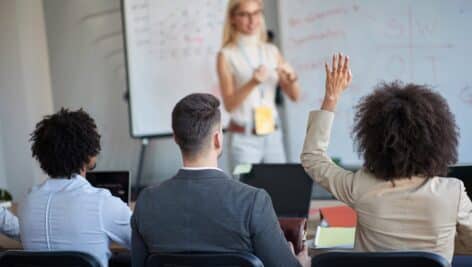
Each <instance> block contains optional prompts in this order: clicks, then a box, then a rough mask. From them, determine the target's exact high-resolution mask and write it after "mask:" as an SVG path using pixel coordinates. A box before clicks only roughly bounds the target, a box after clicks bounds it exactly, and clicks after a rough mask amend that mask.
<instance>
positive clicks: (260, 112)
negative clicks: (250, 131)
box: [239, 44, 275, 135]
mask: <svg viewBox="0 0 472 267" xmlns="http://www.w3.org/2000/svg"><path fill="white" fill-rule="evenodd" d="M258 48H259V63H260V64H259V65H262V64H263V60H262V49H261V45H259V47H258ZM239 50H240V51H241V53H242V54H243V56H244V59H245V60H246V62H247V64H248V65H249V67H250V68H251V69H252V70H253V71H254V70H256V68H257V66H256V65H253V64H252V63H251V60H250V58H249V55H248V54H247V53H246V51H245V50H244V47H242V46H241V44H239ZM257 90H258V91H259V95H260V103H259V105H258V106H257V107H255V108H254V112H253V121H254V130H255V132H256V134H257V135H267V134H271V133H273V132H274V131H275V119H274V110H273V109H272V108H271V107H270V106H267V105H264V102H263V99H264V89H262V88H261V87H260V86H258V87H257Z"/></svg>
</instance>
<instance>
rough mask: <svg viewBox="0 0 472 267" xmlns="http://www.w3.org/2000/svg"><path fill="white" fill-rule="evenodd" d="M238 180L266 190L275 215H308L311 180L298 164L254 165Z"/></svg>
mask: <svg viewBox="0 0 472 267" xmlns="http://www.w3.org/2000/svg"><path fill="white" fill-rule="evenodd" d="M240 179H241V182H243V183H246V184H248V185H251V186H254V187H258V188H262V189H265V190H266V191H267V193H269V195H270V197H271V199H272V204H273V206H274V209H275V213H276V214H277V216H278V217H302V218H308V213H309V209H310V201H311V192H312V188H313V180H312V179H311V178H310V177H309V176H308V175H307V174H306V173H305V170H304V169H303V167H302V166H301V165H300V164H254V165H252V169H251V171H250V172H249V173H246V174H242V175H241V177H240Z"/></svg>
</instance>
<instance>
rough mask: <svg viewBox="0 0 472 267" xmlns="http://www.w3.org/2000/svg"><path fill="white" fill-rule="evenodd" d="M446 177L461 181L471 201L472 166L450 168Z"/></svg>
mask: <svg viewBox="0 0 472 267" xmlns="http://www.w3.org/2000/svg"><path fill="white" fill-rule="evenodd" d="M447 176H449V177H454V178H457V179H459V180H461V181H462V182H463V183H464V186H465V190H466V191H467V194H468V195H469V198H471V199H472V165H463V166H451V167H449V173H448V175H447Z"/></svg>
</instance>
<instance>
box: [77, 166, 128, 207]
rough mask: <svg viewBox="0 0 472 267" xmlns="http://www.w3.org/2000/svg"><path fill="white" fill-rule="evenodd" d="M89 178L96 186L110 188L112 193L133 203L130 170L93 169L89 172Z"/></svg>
mask: <svg viewBox="0 0 472 267" xmlns="http://www.w3.org/2000/svg"><path fill="white" fill-rule="evenodd" d="M86 176H87V177H86V178H87V180H88V181H89V183H90V184H91V185H93V186H95V187H99V188H105V189H108V190H110V193H111V194H112V195H113V196H115V197H118V198H120V199H121V200H123V202H125V203H127V204H128V206H129V204H130V203H131V193H130V192H131V182H130V181H131V176H130V172H129V171H93V172H87V175H86Z"/></svg>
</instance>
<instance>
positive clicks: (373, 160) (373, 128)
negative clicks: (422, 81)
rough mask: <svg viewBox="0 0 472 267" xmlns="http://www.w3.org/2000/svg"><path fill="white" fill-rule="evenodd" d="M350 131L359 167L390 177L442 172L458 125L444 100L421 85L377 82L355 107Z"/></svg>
mask: <svg viewBox="0 0 472 267" xmlns="http://www.w3.org/2000/svg"><path fill="white" fill-rule="evenodd" d="M356 109H357V111H356V114H355V118H354V128H353V136H354V139H355V145H356V148H357V151H358V153H359V155H360V156H363V158H364V168H366V169H367V170H368V171H370V172H372V173H373V174H374V175H375V176H376V177H377V178H379V179H384V180H387V181H392V180H394V179H398V178H405V177H412V176H421V177H427V178H431V177H434V176H444V175H446V174H447V170H448V166H449V165H451V164H454V163H456V161H457V143H458V138H459V130H458V128H457V126H456V123H455V119H454V115H453V114H452V113H451V111H450V110H449V107H448V105H447V102H446V100H445V99H444V98H443V97H442V96H440V95H439V94H437V93H435V92H433V91H432V90H430V89H429V88H428V87H426V86H422V85H416V84H406V85H404V84H403V83H401V82H398V81H395V82H392V83H381V84H379V85H377V87H376V88H375V91H374V92H373V93H372V94H370V95H368V96H366V97H364V98H363V99H362V100H361V102H360V103H359V104H358V105H357V107H356Z"/></svg>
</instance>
